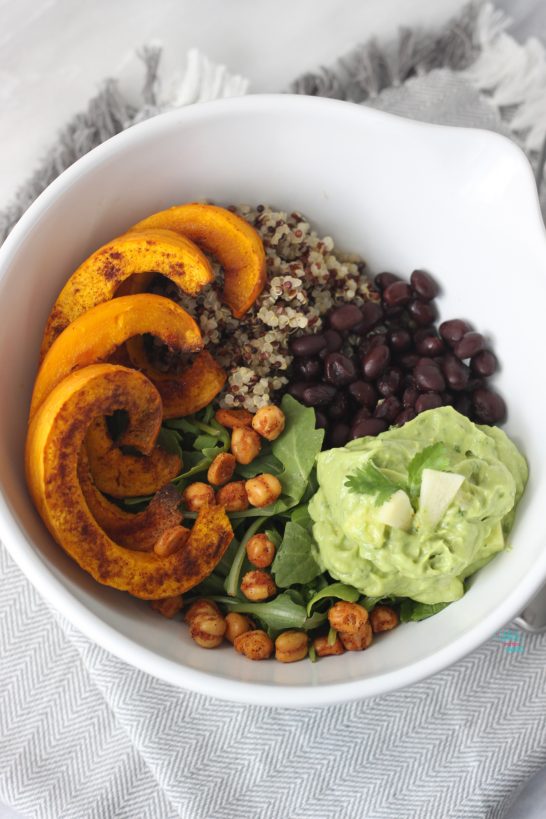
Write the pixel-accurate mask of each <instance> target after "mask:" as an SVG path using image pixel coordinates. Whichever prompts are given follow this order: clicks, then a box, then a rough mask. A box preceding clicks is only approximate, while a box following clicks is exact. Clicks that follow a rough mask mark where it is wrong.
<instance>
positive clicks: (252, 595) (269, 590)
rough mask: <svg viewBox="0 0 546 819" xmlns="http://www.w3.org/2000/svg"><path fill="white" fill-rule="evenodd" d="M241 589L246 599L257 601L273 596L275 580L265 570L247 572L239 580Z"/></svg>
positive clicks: (275, 588) (275, 589)
mask: <svg viewBox="0 0 546 819" xmlns="http://www.w3.org/2000/svg"><path fill="white" fill-rule="evenodd" d="M241 591H242V592H243V594H244V596H245V597H246V598H247V599H248V600H253V601H254V602H256V603H259V602H260V601H261V600H267V598H268V597H273V595H274V594H275V592H276V591H277V587H276V585H275V581H274V580H273V578H272V577H271V575H270V574H267V572H260V571H255V572H247V573H246V574H245V575H243V579H242V580H241Z"/></svg>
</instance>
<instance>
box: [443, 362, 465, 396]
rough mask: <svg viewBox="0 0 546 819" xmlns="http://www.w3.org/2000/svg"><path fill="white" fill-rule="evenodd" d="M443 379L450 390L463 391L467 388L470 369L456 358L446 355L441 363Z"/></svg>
mask: <svg viewBox="0 0 546 819" xmlns="http://www.w3.org/2000/svg"><path fill="white" fill-rule="evenodd" d="M442 370H443V373H444V375H445V379H446V381H447V383H448V384H449V386H450V387H451V389H452V390H464V389H466V387H467V386H468V379H469V378H470V368H469V367H467V366H466V364H463V362H462V361H460V360H459V359H458V358H457V357H456V356H454V355H451V354H449V355H446V356H445V357H444V360H443V362H442Z"/></svg>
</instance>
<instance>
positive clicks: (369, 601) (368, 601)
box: [358, 595, 400, 611]
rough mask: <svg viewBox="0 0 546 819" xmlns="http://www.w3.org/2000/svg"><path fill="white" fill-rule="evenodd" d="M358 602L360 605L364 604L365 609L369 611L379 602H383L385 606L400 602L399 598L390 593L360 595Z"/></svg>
mask: <svg viewBox="0 0 546 819" xmlns="http://www.w3.org/2000/svg"><path fill="white" fill-rule="evenodd" d="M358 602H359V603H360V605H361V606H364V608H365V609H366V611H371V610H372V609H373V608H375V607H376V606H377V605H379V604H380V603H385V605H387V606H392V605H395V604H396V603H399V602H400V598H399V597H393V596H392V595H383V597H361V598H360V600H359V601H358Z"/></svg>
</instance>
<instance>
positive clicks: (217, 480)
mask: <svg viewBox="0 0 546 819" xmlns="http://www.w3.org/2000/svg"><path fill="white" fill-rule="evenodd" d="M236 465H237V461H236V460H235V456H234V455H232V454H231V452H221V453H220V454H219V455H217V456H216V458H215V459H214V460H213V462H212V463H211V465H210V466H209V470H208V472H207V480H208V482H209V483H213V484H214V486H222V485H223V484H224V483H227V482H228V481H230V480H231V479H232V477H233V473H234V472H235V466H236Z"/></svg>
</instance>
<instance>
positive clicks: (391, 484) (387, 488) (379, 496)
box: [345, 460, 404, 506]
mask: <svg viewBox="0 0 546 819" xmlns="http://www.w3.org/2000/svg"><path fill="white" fill-rule="evenodd" d="M345 486H346V487H347V488H348V489H349V492H354V493H355V494H358V495H375V499H374V503H375V505H376V506H381V505H382V504H383V503H385V501H388V499H389V498H390V497H391V495H394V493H395V492H397V491H398V490H399V489H403V488H404V487H403V486H402V485H401V484H399V483H396V481H393V480H391V479H390V478H389V477H387V475H385V473H384V472H381V470H380V469H378V468H377V467H376V465H375V464H374V462H373V461H372V460H369V461H367V463H365V464H364V465H363V466H361V467H359V468H358V469H357V470H356V471H355V472H353V473H352V475H349V476H348V477H347V479H346V481H345Z"/></svg>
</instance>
